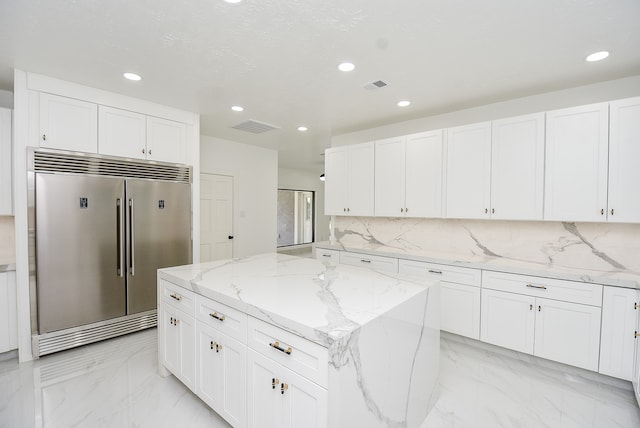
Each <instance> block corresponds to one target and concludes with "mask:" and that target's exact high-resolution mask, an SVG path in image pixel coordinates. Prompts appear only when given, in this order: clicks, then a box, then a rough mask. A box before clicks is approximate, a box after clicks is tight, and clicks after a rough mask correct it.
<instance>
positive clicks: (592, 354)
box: [533, 298, 601, 371]
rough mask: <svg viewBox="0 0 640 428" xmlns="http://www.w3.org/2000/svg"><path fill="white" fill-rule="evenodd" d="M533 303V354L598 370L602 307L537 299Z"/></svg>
mask: <svg viewBox="0 0 640 428" xmlns="http://www.w3.org/2000/svg"><path fill="white" fill-rule="evenodd" d="M536 305H537V309H536V335H535V337H536V338H535V346H534V349H533V355H536V356H538V357H542V358H547V359H549V360H554V361H559V362H561V363H565V364H569V365H572V366H576V367H582V368H583V369H587V370H593V371H597V370H598V358H599V354H600V314H601V309H600V308H599V307H595V306H588V305H581V304H578V303H569V302H560V301H557V300H548V299H540V298H536Z"/></svg>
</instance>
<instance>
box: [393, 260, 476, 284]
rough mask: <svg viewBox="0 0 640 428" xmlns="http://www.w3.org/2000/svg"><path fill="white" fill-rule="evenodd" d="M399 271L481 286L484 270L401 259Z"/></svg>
mask: <svg viewBox="0 0 640 428" xmlns="http://www.w3.org/2000/svg"><path fill="white" fill-rule="evenodd" d="M398 271H399V272H400V273H401V274H403V275H413V276H420V277H423V278H434V279H439V280H441V281H446V282H453V283H455V284H464V285H473V286H474V287H480V284H481V283H482V271H481V270H480V269H471V268H463V267H457V266H447V265H440V264H436V263H426V262H416V261H413V260H400V262H399V266H398Z"/></svg>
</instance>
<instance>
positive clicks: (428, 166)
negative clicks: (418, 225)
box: [374, 130, 443, 217]
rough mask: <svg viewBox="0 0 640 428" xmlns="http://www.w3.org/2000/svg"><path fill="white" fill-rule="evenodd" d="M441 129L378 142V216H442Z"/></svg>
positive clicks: (376, 202) (376, 149) (376, 170)
mask: <svg viewBox="0 0 640 428" xmlns="http://www.w3.org/2000/svg"><path fill="white" fill-rule="evenodd" d="M442 135H443V132H442V131H441V130H438V131H431V132H422V133H419V134H412V135H408V136H406V137H397V138H389V139H386V140H380V141H376V143H375V198H374V199H375V215H376V216H383V217H441V216H442V165H443V159H442V153H443V137H442Z"/></svg>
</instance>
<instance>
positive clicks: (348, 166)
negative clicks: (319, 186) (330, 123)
mask: <svg viewBox="0 0 640 428" xmlns="http://www.w3.org/2000/svg"><path fill="white" fill-rule="evenodd" d="M373 170H374V145H373V142H371V143H362V144H356V145H353V146H344V147H336V148H331V149H327V150H326V152H325V214H327V215H350V216H372V215H373V198H374V194H373V193H374V190H373V188H374V187H373V184H374V175H373Z"/></svg>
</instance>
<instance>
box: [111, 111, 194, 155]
mask: <svg viewBox="0 0 640 428" xmlns="http://www.w3.org/2000/svg"><path fill="white" fill-rule="evenodd" d="M98 116H99V124H100V126H99V138H98V151H99V153H100V154H104V155H112V156H122V157H127V158H134V159H147V160H157V161H164V162H173V163H184V162H186V141H187V137H186V135H187V127H186V125H185V124H183V123H179V122H174V121H172V120H165V119H160V118H157V117H152V116H146V115H144V114H140V113H134V112H131V111H127V110H121V109H117V108H113V107H107V106H100V107H99V109H98Z"/></svg>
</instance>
